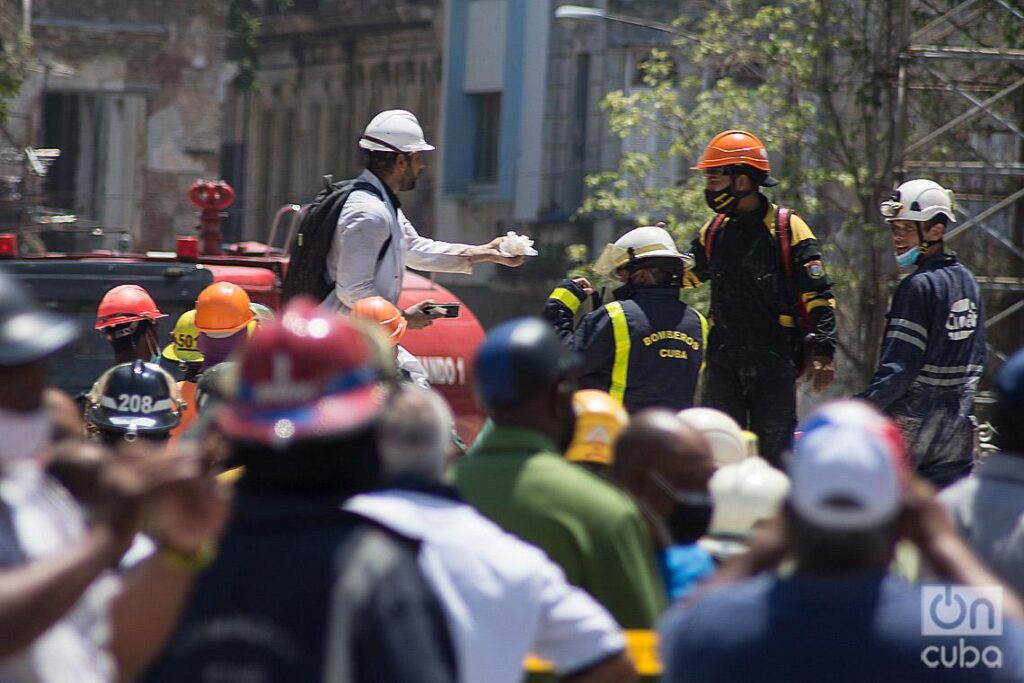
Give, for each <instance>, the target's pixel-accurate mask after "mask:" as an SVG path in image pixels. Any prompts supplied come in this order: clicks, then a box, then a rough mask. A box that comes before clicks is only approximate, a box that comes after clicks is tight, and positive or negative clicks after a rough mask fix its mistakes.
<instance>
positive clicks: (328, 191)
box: [281, 176, 391, 303]
mask: <svg viewBox="0 0 1024 683" xmlns="http://www.w3.org/2000/svg"><path fill="white" fill-rule="evenodd" d="M331 180H332V178H331V176H324V188H323V189H322V190H320V193H319V194H318V195H317V196H316V199H314V200H313V201H312V202H311V203H309V204H307V205H305V206H304V207H302V222H301V223H299V230H298V232H297V233H296V234H295V239H294V241H293V242H292V244H291V245H290V246H289V249H288V255H289V257H290V260H289V263H288V273H287V275H285V278H284V283H283V284H282V285H281V303H287V302H288V300H289V299H292V298H293V297H296V296H298V295H300V294H306V295H308V296H311V297H313V298H314V299H316V300H317V301H323V300H324V299H325V298H327V295H328V294H330V292H331V290H332V289H334V283H333V282H331V281H330V280H328V279H327V252H328V251H330V248H331V241H332V240H333V239H334V232H335V230H337V228H338V216H340V215H341V209H342V207H344V206H345V201H346V200H347V199H348V196H349V195H350V194H352V193H353V192H355V191H356V190H366V191H367V192H371V193H373V194H374V196H376V197H377V198H378V199H380V200H382V201H383V199H384V198H383V197H381V194H380V191H379V190H378V189H377V188H376V187H374V186H373V185H371V184H370V183H368V182H366V181H365V180H358V179H355V178H353V179H350V180H342V181H339V182H337V183H334V182H331ZM390 245H391V235H388V238H387V240H385V241H384V244H383V245H382V246H381V248H380V253H379V254H378V255H377V262H378V263H380V260H381V259H382V258H384V254H385V253H386V252H387V250H388V247H389V246H390Z"/></svg>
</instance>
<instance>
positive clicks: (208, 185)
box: [188, 180, 235, 254]
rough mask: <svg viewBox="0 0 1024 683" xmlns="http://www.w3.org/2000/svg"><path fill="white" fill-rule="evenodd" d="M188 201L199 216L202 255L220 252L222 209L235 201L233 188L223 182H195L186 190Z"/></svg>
mask: <svg viewBox="0 0 1024 683" xmlns="http://www.w3.org/2000/svg"><path fill="white" fill-rule="evenodd" d="M188 200H189V201H190V202H192V205H193V206H195V207H196V208H197V209H201V210H202V213H201V214H200V215H199V225H198V226H196V230H198V231H199V238H200V242H201V249H202V253H203V254H217V253H219V252H220V224H221V221H223V220H224V218H225V217H226V216H227V214H226V213H224V209H226V208H228V207H229V206H231V205H232V204H233V203H234V201H235V188H233V187H231V186H230V185H228V184H227V183H226V182H224V181H223V180H217V181H213V180H197V181H195V182H194V183H192V187H190V188H189V190H188Z"/></svg>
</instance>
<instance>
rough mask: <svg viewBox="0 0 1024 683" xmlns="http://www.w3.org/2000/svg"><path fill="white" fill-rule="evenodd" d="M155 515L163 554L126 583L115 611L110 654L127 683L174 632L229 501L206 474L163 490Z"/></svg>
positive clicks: (154, 656) (225, 519)
mask: <svg viewBox="0 0 1024 683" xmlns="http://www.w3.org/2000/svg"><path fill="white" fill-rule="evenodd" d="M157 513H158V517H157V526H158V529H159V532H158V533H159V537H160V540H161V544H162V548H161V549H159V550H157V552H156V553H154V554H153V556H152V557H150V558H149V559H147V560H146V561H144V562H143V563H142V564H140V565H139V566H138V567H136V568H135V569H134V570H133V571H132V572H131V573H130V574H129V575H128V576H127V577H126V579H125V582H124V586H123V589H122V591H121V594H120V596H119V597H118V599H117V601H116V602H115V603H114V605H113V613H112V617H113V622H114V629H113V637H112V639H111V649H112V650H113V653H114V657H115V659H116V660H117V663H118V667H119V669H120V672H121V677H122V678H123V679H124V680H127V681H130V680H132V679H133V678H135V677H136V676H138V675H139V674H141V673H142V672H143V671H145V670H146V668H148V667H149V665H150V664H151V663H152V662H153V660H154V659H155V658H156V657H157V655H159V654H160V651H161V650H162V649H163V647H164V645H165V644H166V642H167V640H168V639H169V638H170V637H171V635H172V634H173V632H174V630H175V629H176V628H177V626H178V623H179V621H180V619H181V615H182V613H183V612H184V610H185V606H186V605H187V604H188V597H189V594H190V593H191V591H192V586H193V585H194V583H195V579H196V576H197V574H198V571H199V570H200V569H202V567H204V566H205V565H206V564H207V563H208V562H209V561H210V560H212V559H213V553H214V550H213V547H214V546H213V544H214V542H215V540H216V539H217V538H218V537H219V536H220V533H221V531H222V530H223V528H224V525H225V523H226V521H227V516H228V501H227V496H226V495H225V494H224V491H223V490H222V489H219V488H218V486H217V483H216V480H215V479H214V478H213V477H212V475H210V474H207V475H204V476H203V477H202V478H198V479H193V480H190V481H186V482H181V483H178V484H176V485H175V486H173V487H171V488H170V489H168V490H166V491H165V492H164V493H163V494H162V495H161V498H160V500H159V501H158V508H157ZM171 549H173V550H171ZM169 556H173V558H176V559H174V560H173V561H172V560H169V559H168V557H169Z"/></svg>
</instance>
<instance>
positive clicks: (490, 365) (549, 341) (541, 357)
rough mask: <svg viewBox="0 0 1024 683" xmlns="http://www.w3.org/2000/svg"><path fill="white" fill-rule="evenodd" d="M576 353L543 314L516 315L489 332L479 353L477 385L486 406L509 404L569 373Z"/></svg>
mask: <svg viewBox="0 0 1024 683" xmlns="http://www.w3.org/2000/svg"><path fill="white" fill-rule="evenodd" d="M577 365H578V364H577V361H576V357H575V356H574V355H573V354H572V353H570V352H569V350H568V349H566V348H565V346H563V345H562V342H561V341H560V340H559V339H558V337H557V336H556V335H555V333H554V331H553V330H552V329H551V326H550V325H548V324H547V323H545V322H544V321H543V320H541V319H540V318H517V319H515V320H510V321H508V322H506V323H502V324H501V325H498V326H497V327H495V328H494V329H493V330H491V331H490V333H489V334H488V335H487V338H486V339H484V343H483V344H482V345H481V346H480V350H479V351H478V352H477V356H476V389H477V395H478V396H479V398H480V402H481V403H482V404H483V405H484V407H485V408H507V407H511V406H514V405H516V404H519V403H522V402H523V401H526V400H528V399H531V398H533V397H535V396H538V395H540V394H541V393H543V392H544V391H546V390H547V389H549V388H550V387H551V386H552V385H554V384H555V383H557V382H559V381H560V380H562V379H564V378H566V377H567V376H569V375H570V374H571V373H572V371H573V370H574V369H575V368H576V367H577Z"/></svg>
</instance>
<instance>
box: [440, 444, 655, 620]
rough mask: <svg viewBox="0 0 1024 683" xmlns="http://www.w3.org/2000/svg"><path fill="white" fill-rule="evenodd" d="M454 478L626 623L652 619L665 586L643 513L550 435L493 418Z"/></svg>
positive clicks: (499, 520)
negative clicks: (496, 422) (569, 458)
mask: <svg viewBox="0 0 1024 683" xmlns="http://www.w3.org/2000/svg"><path fill="white" fill-rule="evenodd" d="M455 485H456V486H457V487H458V489H459V491H460V493H462V495H463V496H464V497H465V499H466V500H467V501H469V503H471V504H472V505H474V506H475V507H476V508H477V509H479V510H480V511H481V512H482V513H483V514H485V515H487V516H488V517H490V518H491V519H493V520H494V521H495V522H497V523H498V524H499V525H501V526H502V527H504V528H505V529H506V530H508V531H509V532H511V533H513V534H516V535H517V536H519V537H520V538H522V539H524V540H526V541H528V542H530V543H533V544H534V545H537V546H539V547H540V548H542V549H543V550H544V551H545V552H547V554H548V555H549V556H550V557H551V559H552V560H554V561H555V562H556V563H558V564H559V565H561V567H562V569H563V570H565V573H566V576H567V577H568V578H569V581H570V582H572V583H573V584H575V585H577V586H580V587H582V588H584V589H586V590H587V591H589V592H590V594H591V595H593V596H594V597H595V598H596V599H597V600H598V601H599V602H601V603H602V604H603V605H604V606H605V607H606V608H608V611H610V612H611V613H612V615H613V616H614V617H615V618H616V620H618V622H619V624H621V625H622V627H623V628H627V629H650V628H653V627H654V624H655V622H656V620H657V618H658V616H659V615H660V613H661V611H662V609H663V608H664V607H665V598H664V595H665V590H664V588H663V587H662V586H661V584H660V581H661V580H660V578H659V577H658V573H657V569H656V567H655V564H654V548H653V546H652V544H651V538H650V534H649V532H648V531H647V527H646V526H644V522H643V520H642V519H641V518H640V513H639V512H638V511H637V509H636V506H635V505H634V504H633V501H632V500H630V498H629V497H628V496H626V494H624V493H623V492H621V491H620V490H619V489H617V488H615V487H614V486H613V485H611V484H609V483H608V482H606V481H604V480H602V479H601V478H599V477H598V476H596V475H594V474H591V473H590V472H588V471H586V470H585V469H583V468H582V467H579V466H577V465H574V464H573V463H571V462H569V461H567V460H565V459H564V458H563V457H562V456H561V455H559V453H558V449H557V448H556V447H555V445H554V443H552V442H551V441H550V440H549V439H548V438H546V437H544V436H543V435H541V434H539V433H537V432H535V431H533V430H530V429H524V428H519V427H501V426H495V427H494V429H493V431H488V432H487V433H486V434H482V435H481V437H480V438H479V439H478V440H477V442H476V444H474V446H473V449H472V451H471V452H470V454H469V455H467V456H466V457H464V458H462V460H461V461H460V462H459V464H458V468H457V470H456V474H455Z"/></svg>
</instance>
